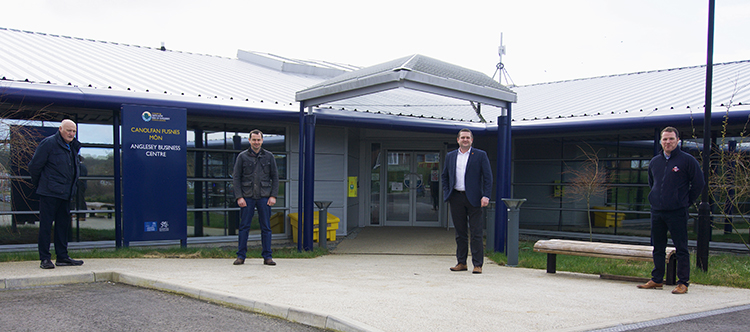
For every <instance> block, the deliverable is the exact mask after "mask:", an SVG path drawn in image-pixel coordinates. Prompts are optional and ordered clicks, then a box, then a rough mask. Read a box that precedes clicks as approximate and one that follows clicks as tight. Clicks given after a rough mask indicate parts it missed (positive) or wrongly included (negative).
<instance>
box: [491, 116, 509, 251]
mask: <svg viewBox="0 0 750 332" xmlns="http://www.w3.org/2000/svg"><path fill="white" fill-rule="evenodd" d="M503 114H505V112H503ZM505 118H507V115H501V116H498V117H497V126H498V128H497V172H496V174H497V180H496V181H495V247H494V248H493V250H494V251H495V252H505V240H506V236H507V234H508V232H507V229H508V208H507V207H506V206H505V205H504V204H500V203H499V202H500V200H501V199H503V198H507V196H505V189H504V188H505V187H504V186H503V182H504V181H505V178H504V177H503V175H504V174H505V167H506V162H505V160H503V159H505V158H504V157H505V150H506V146H505V137H506V133H505V132H506V131H507V130H508V125H507V123H506V121H505Z"/></svg>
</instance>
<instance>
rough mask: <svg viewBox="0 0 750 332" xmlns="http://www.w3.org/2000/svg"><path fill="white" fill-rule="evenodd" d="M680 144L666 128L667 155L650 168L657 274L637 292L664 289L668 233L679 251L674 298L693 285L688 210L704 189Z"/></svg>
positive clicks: (663, 143)
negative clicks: (691, 279)
mask: <svg viewBox="0 0 750 332" xmlns="http://www.w3.org/2000/svg"><path fill="white" fill-rule="evenodd" d="M679 143H680V133H679V132H678V131H677V129H675V128H673V127H666V128H664V129H663V130H662V131H661V147H662V149H663V150H664V151H663V153H660V154H658V155H656V156H654V158H653V159H651V162H650V163H649V165H648V185H649V187H650V188H651V192H650V193H649V194H648V200H649V202H650V203H651V242H652V244H653V246H654V252H653V255H654V270H653V271H652V272H651V280H649V281H648V282H647V283H645V284H643V285H638V288H642V289H654V288H657V289H660V288H662V286H663V282H664V265H665V256H666V254H665V250H666V247H667V231H669V233H670V234H671V235H672V242H674V246H675V249H676V255H677V278H678V279H679V280H678V282H677V287H676V288H675V289H674V290H673V291H672V294H685V293H687V289H688V286H689V285H690V283H689V282H690V252H689V251H688V235H687V233H688V231H687V222H688V207H690V205H692V204H693V202H695V200H696V199H697V198H698V196H699V195H700V193H701V191H702V190H703V185H704V181H703V173H702V172H701V168H700V165H699V164H698V161H697V160H695V158H694V157H693V156H691V155H690V154H688V153H685V152H682V151H681V150H680V149H679V147H678V145H679Z"/></svg>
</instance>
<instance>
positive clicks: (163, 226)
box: [159, 220, 169, 232]
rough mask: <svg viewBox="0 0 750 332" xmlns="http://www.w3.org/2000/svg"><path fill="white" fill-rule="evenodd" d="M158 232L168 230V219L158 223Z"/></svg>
mask: <svg viewBox="0 0 750 332" xmlns="http://www.w3.org/2000/svg"><path fill="white" fill-rule="evenodd" d="M159 232H169V221H166V220H164V221H162V222H161V223H159Z"/></svg>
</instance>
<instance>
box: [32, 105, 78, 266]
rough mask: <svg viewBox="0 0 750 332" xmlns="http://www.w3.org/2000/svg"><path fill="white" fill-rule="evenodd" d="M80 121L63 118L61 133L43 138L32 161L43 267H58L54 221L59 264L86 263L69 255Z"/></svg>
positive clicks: (59, 131) (76, 179) (40, 257)
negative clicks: (52, 234)
mask: <svg viewBox="0 0 750 332" xmlns="http://www.w3.org/2000/svg"><path fill="white" fill-rule="evenodd" d="M76 132H77V128H76V124H75V122H73V121H71V120H67V119H66V120H63V121H62V123H61V124H60V128H59V130H58V132H57V133H55V134H54V135H52V136H49V137H47V138H45V139H43V140H42V142H41V143H39V146H37V148H36V151H35V152H34V156H33V157H32V158H31V162H29V173H30V174H31V183H32V184H33V185H34V188H36V193H37V194H38V195H39V243H38V247H39V259H40V260H41V264H40V265H39V267H41V268H43V269H54V268H55V265H54V264H52V260H51V259H52V255H51V254H50V251H49V244H50V232H51V231H52V223H53V222H54V224H55V255H56V256H57V259H56V261H55V263H56V264H57V266H74V265H83V261H80V260H75V259H72V258H70V256H68V233H69V232H70V200H71V199H72V198H73V197H75V194H76V184H77V182H78V177H79V175H80V174H79V173H80V171H79V168H78V164H79V159H78V151H79V150H80V149H81V143H79V142H78V140H77V139H76Z"/></svg>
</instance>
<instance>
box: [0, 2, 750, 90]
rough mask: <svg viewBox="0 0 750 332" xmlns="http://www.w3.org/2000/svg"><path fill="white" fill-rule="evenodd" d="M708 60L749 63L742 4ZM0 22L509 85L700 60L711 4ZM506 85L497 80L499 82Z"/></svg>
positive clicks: (200, 10) (284, 9)
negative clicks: (505, 77) (453, 69)
mask: <svg viewBox="0 0 750 332" xmlns="http://www.w3.org/2000/svg"><path fill="white" fill-rule="evenodd" d="M716 2H717V5H716V27H715V45H714V62H716V63H719V62H729V61H738V60H748V59H750V38H748V36H747V34H748V32H750V1H747V0H718V1H716ZM0 8H2V16H1V17H2V19H0V27H3V28H11V29H19V30H27V31H34V32H44V33H50V34H59V35H65V36H73V37H82V38H89V39H95V40H103V41H111V42H118V43H126V44H133V45H140V46H151V47H160V46H161V43H162V42H164V43H165V46H166V47H167V48H168V49H172V50H178V51H184V52H193V53H202V54H211V55H219V56H225V57H232V58H234V57H236V54H237V50H238V49H242V50H249V51H258V52H266V53H272V54H276V55H280V56H285V57H290V58H297V59H313V60H325V61H331V62H338V63H346V64H352V65H358V66H370V65H374V64H378V63H382V62H386V61H389V60H393V59H396V58H399V57H403V56H407V55H411V54H415V53H417V54H422V55H426V56H429V57H432V58H436V59H439V60H442V61H446V62H450V63H453V64H456V65H459V66H463V67H466V68H470V69H474V70H478V71H481V72H483V73H485V74H487V75H489V76H492V75H493V73H494V72H495V65H496V64H497V62H498V60H499V57H498V46H499V45H500V34H501V33H503V43H504V44H505V45H506V47H507V53H506V55H504V56H503V63H504V64H505V66H506V69H507V71H508V72H509V74H510V77H511V78H512V79H513V81H514V82H515V84H517V85H524V84H532V83H540V82H551V81H559V80H568V79H576V78H584V77H593V76H601V75H612V74H623V73H630V72H638V71H647V70H656V69H668V68H676V67H686V66H697V65H704V64H705V63H706V46H707V27H708V0H627V1H625V0H623V1H615V0H568V1H559V0H538V1H534V0H523V1H521V0H483V1H472V0H463V1H437V0H431V1H421V0H420V1H410V0H395V1H394V0H380V1H353V0H349V1H338V0H305V1H297V0H294V1H284V0H263V1H255V0H244V1H239V0H237V1H222V0H211V1H208V0H204V1H200V0H179V1H178V0H164V1H160V0H129V1H117V0H107V1H103V0H85V1H73V0H46V1H44V0H0ZM503 83H505V81H503Z"/></svg>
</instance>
